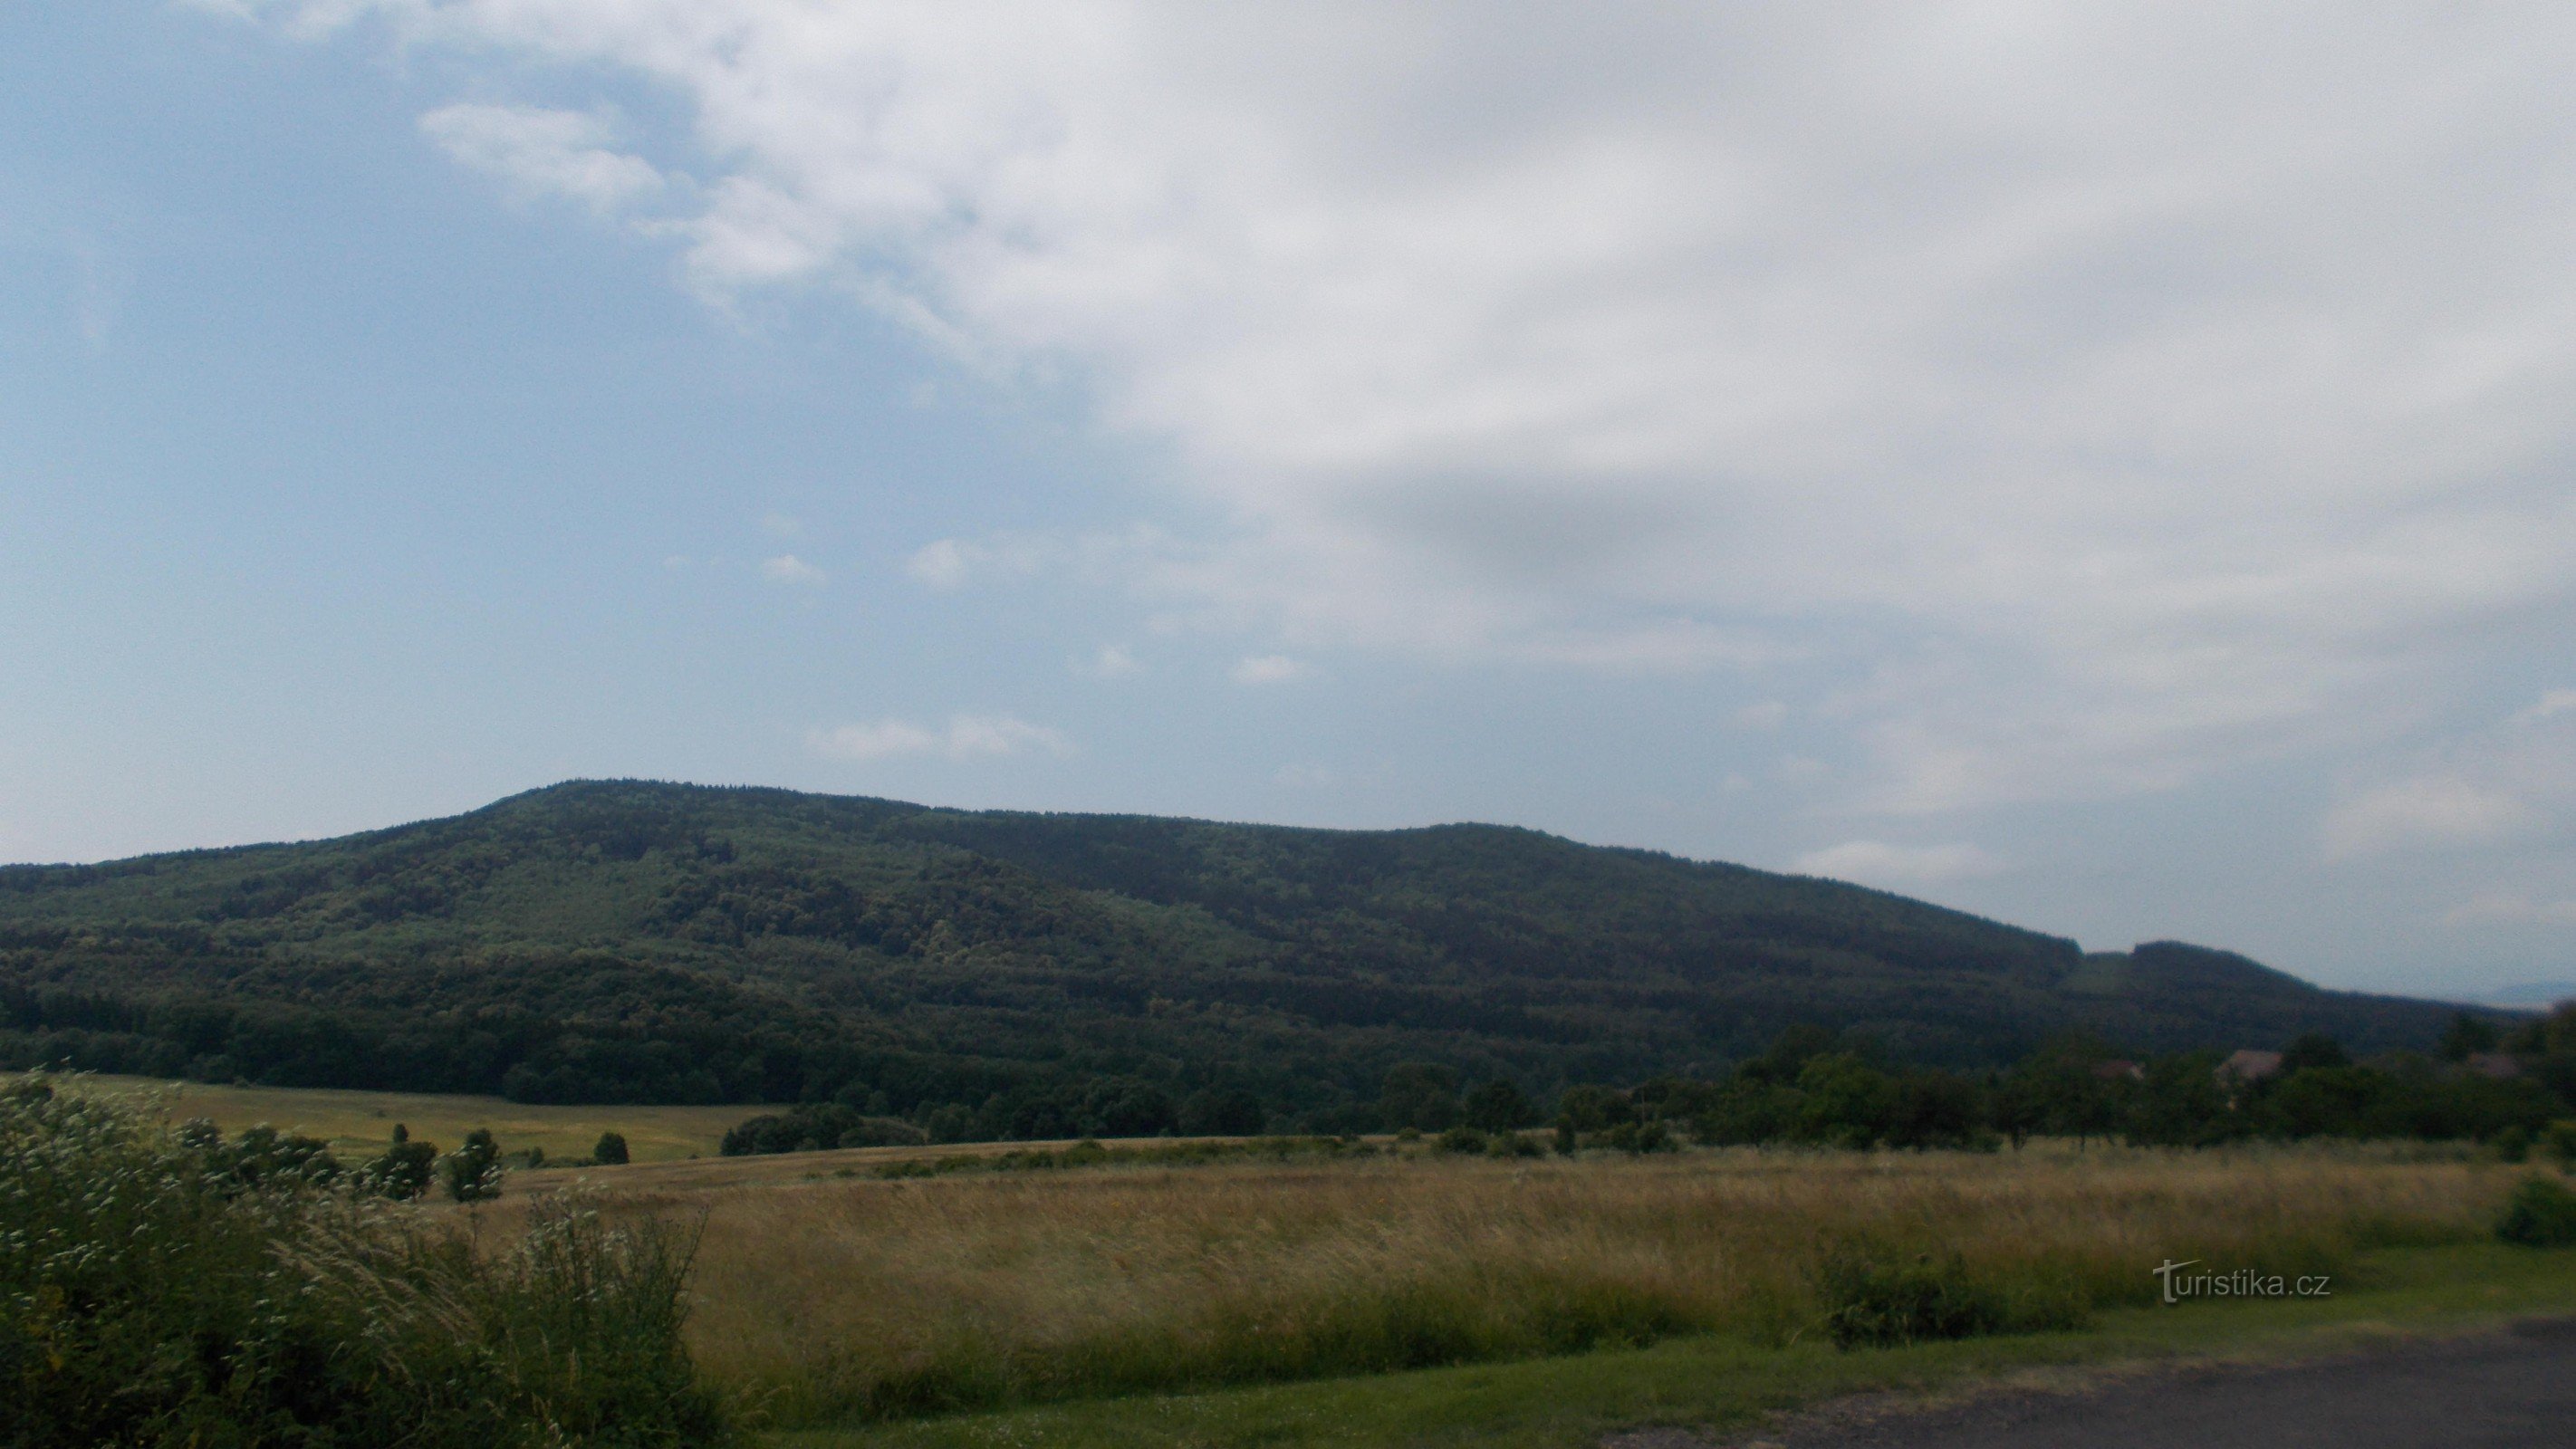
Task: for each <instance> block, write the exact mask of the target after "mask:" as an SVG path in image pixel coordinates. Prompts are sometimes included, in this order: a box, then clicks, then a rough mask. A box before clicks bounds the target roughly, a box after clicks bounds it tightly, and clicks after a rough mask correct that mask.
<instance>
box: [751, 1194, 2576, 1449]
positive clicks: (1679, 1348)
mask: <svg viewBox="0 0 2576 1449" xmlns="http://www.w3.org/2000/svg"><path fill="white" fill-rule="evenodd" d="M2562 1312H2576V1252H2565V1251H2561V1252H2535V1251H2531V1250H2526V1249H2516V1248H2506V1247H2501V1246H2496V1245H2491V1244H2475V1245H2469V1246H2460V1247H2443V1248H2409V1249H2395V1250H2389V1251H2384V1252H2378V1253H2373V1254H2370V1255H2368V1256H2367V1257H2366V1258H2365V1260H2364V1263H2363V1269H2362V1273H2361V1275H2360V1278H2359V1281H2357V1282H2355V1283H2352V1284H2350V1285H2338V1288H2337V1291H2336V1293H2335V1295H2334V1296H2333V1297H2331V1298H2326V1299H2308V1300H2296V1301H2242V1300H2240V1301H2217V1302H2209V1301H2203V1302H2195V1303H2189V1304H2185V1305H2183V1306H2180V1307H2175V1308H2152V1309H2127V1310H2119V1311H2114V1312H2109V1313H2104V1314H2102V1315H2101V1316H2100V1318H2099V1319H2098V1321H2097V1322H2096V1324H2095V1326H2094V1327H2093V1328H2091V1329H2089V1330H2086V1331H2083V1332H2078V1333H2053V1334H2034V1335H2030V1336H2026V1337H2013V1338H1986V1339H1973V1340H1968V1341H1964V1342H1956V1343H1938V1344H1924V1345H1917V1346H1914V1347H1909V1348H1895V1349H1874V1350H1861V1351H1857V1352H1850V1353H1843V1352H1837V1351H1836V1350H1834V1349H1833V1348H1832V1347H1830V1346H1828V1345H1826V1344H1825V1343H1823V1342H1820V1341H1812V1340H1805V1341H1800V1342H1797V1343H1793V1344H1791V1345H1790V1346H1789V1347H1787V1348H1780V1349H1773V1348H1765V1347H1761V1346H1758V1345H1755V1344H1751V1343H1746V1342H1744V1341H1742V1340H1739V1339H1731V1338H1696V1339H1683V1340H1675V1341H1672V1342H1668V1343H1662V1344H1658V1345H1656V1346H1654V1347H1651V1348H1644V1349H1634V1350H1625V1351H1614V1352H1601V1353H1590V1354H1583V1355H1579V1356H1576V1357H1570V1358H1552V1359H1536V1360H1530V1361H1526V1362H1521V1363H1506V1364H1479V1365H1473V1366H1469V1367H1462V1368H1447V1369H1427V1370H1422V1371H1419V1372H1414V1373H1401V1374H1387V1375H1383V1376H1379V1377H1371V1378H1354V1379H1334V1380H1327V1381H1324V1382H1320V1383H1302V1384H1282V1385H1270V1386H1263V1387H1257V1388H1245V1389H1228V1390H1221V1391H1217V1392H1210V1393H1196V1394H1172V1395H1154V1396H1147V1397H1138V1398H1132V1399H1114V1400H1107V1401H1100V1402H1091V1403H1074V1404H1057V1405H1049V1406H1044V1407H1038V1408H1029V1409H1018V1410H1008V1411H1002V1412H995V1413H981V1414H963V1415H958V1416H955V1417H951V1418H945V1419H933V1420H926V1421H917V1422H913V1423H904V1424H887V1425H871V1426H868V1427H864V1428H852V1429H842V1430H831V1429H823V1430H804V1431H798V1432H793V1433H783V1434H778V1435H774V1436H772V1437H771V1440H770V1442H771V1443H772V1444H773V1445H775V1446H777V1449H858V1446H867V1449H995V1446H1002V1445H1008V1446H1011V1449H1093V1446H1097V1449H1133V1446H1135V1445H1138V1444H1155V1445H1179V1446H1190V1449H1237V1446H1240V1449H1254V1446H1260V1449H1285V1446H1310V1445H1311V1446H1317V1449H1323V1446H1330V1449H1391V1446H1396V1445H1405V1446H1446V1445H1456V1446H1470V1445H1472V1446H1478V1449H1540V1446H1547V1449H1557V1446H1569V1445H1578V1444H1584V1445H1588V1444H1591V1443H1593V1442H1595V1441H1597V1440H1598V1439H1599V1438H1600V1437H1601V1436H1602V1435H1604V1434H1606V1433H1609V1432H1612V1431H1614V1430H1618V1429H1625V1428H1636V1427H1641V1426H1645V1425H1652V1424H1684V1425H1693V1426H1703V1427H1708V1428H1712V1429H1719V1430H1724V1429H1728V1428H1740V1427H1742V1426H1744V1425H1746V1424H1748V1423H1750V1422H1752V1421H1754V1420H1756V1419H1758V1418H1759V1417H1760V1416H1761V1415H1763V1414H1765V1413H1769V1412H1772V1411H1776V1410H1781V1409H1789V1408H1795V1407H1798V1406H1800V1405H1804V1404H1812V1403H1816V1402H1819V1401H1822V1400H1826V1399H1831V1398H1837V1397H1840V1396H1843V1395H1847V1394H1857V1393H1869V1392H1879V1391H1890V1390H1893V1391H1898V1392H1909V1393H1917V1392H1920V1393H1929V1392H1937V1391H1939V1390H1941V1389H1943V1388H1946V1387H1952V1386H1956V1385H1960V1384H1964V1383H1967V1382H1969V1381H1972V1380H1977V1379H1984V1378H1992V1377H1995V1376H1997V1375H2002V1374H2007V1373H2010V1372H2012V1371H2014V1370H2017V1369H2045V1368H2070V1367H2071V1368H2080V1367H2084V1366H2088V1365H2104V1364H2112V1363H2120V1362H2128V1361H2140V1360H2155V1359H2169V1358H2247V1359H2263V1358H2286V1357H2298V1356H2303V1355H2308V1354H2313V1353H2321V1352H2330V1351H2332V1350H2335V1349H2337V1348H2342V1347H2348V1346H2351V1345H2354V1344H2356V1343H2361V1342H2367V1341H2370V1340H2373V1339H2380V1338H2386V1337H2391V1336H2402V1335H2411V1334H2440V1333H2446V1332H2459V1331H2463V1330H2468V1329H2474V1328H2476V1327H2479V1326H2481V1325H2484V1324H2488V1323H2493V1322H2498V1321H2501V1320H2504V1319H2508V1318H2512V1317H2516V1316H2520V1315H2526V1314H2536V1313H2562Z"/></svg>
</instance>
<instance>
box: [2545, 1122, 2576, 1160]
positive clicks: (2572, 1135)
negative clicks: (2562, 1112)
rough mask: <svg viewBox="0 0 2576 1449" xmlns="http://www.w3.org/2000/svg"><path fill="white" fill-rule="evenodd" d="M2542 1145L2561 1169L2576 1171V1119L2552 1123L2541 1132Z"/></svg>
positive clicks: (2550, 1158)
mask: <svg viewBox="0 0 2576 1449" xmlns="http://www.w3.org/2000/svg"><path fill="white" fill-rule="evenodd" d="M2540 1145H2541V1147H2542V1149H2543V1150H2545V1151H2546V1152H2548V1154H2549V1160H2550V1161H2552V1162H2555V1163H2557V1164H2558V1166H2559V1168H2560V1169H2561V1170H2566V1171H2576V1121H2559V1122H2552V1123H2550V1124H2549V1126H2548V1128H2547V1129H2546V1130H2544V1131H2543V1132H2542V1133H2541V1134H2540Z"/></svg>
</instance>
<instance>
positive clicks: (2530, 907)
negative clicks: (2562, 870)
mask: <svg viewBox="0 0 2576 1449" xmlns="http://www.w3.org/2000/svg"><path fill="white" fill-rule="evenodd" d="M2442 920H2443V923H2444V924H2446V925H2453V926H2482V925H2514V926H2519V925H2561V926H2565V925H2576V901H2535V900H2533V899H2531V898H2530V897H2529V896H2525V895H2519V894H2516V893H2514V892H2512V891H2486V892H2482V893H2480V894H2479V895H2477V896H2476V897H2474V898H2472V899H2470V900H2468V901H2466V902H2464V903H2462V904H2461V905H2459V906H2457V907H2454V908H2453V909H2452V910H2450V911H2449V912H2447V913H2445V914H2444V915H2443V917H2442Z"/></svg>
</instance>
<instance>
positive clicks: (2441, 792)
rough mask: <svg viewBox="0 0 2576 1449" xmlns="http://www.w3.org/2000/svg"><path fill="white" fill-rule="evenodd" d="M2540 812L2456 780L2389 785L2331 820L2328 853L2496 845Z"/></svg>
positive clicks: (2339, 811)
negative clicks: (2409, 847)
mask: <svg viewBox="0 0 2576 1449" xmlns="http://www.w3.org/2000/svg"><path fill="white" fill-rule="evenodd" d="M2539 822H2540V815H2539V812H2537V811H2535V810H2533V809H2532V808H2531V807H2530V806H2529V805H2527V804H2524V803H2523V802H2522V801H2520V800H2517V799H2515V798H2514V797H2513V796H2511V795H2509V794H2506V793H2505V792H2503V791H2501V790H2498V789H2494V788H2492V787H2489V786H2485V785H2479V784H2475V783H2472V782H2470V781H2467V780H2462V779H2458V778H2456V777H2444V776H2428V777H2425V778H2423V779H2417V780H2407V781H2403V782H2401V783H2399V784H2395V785H2388V786H2384V787H2382V788H2380V789H2377V790H2373V791H2371V792H2370V793H2369V794H2367V795H2364V796H2362V797H2361V798H2359V799H2357V800H2353V801H2351V802H2349V803H2347V804H2344V805H2342V806H2339V807H2337V808H2336V809H2335V811H2334V812H2333V813H2332V814H2330V815H2328V816H2327V817H2326V821H2325V830H2324V834H2325V845H2326V853H2327V854H2328V855H2330V856H2335V857H2347V856H2356V855H2376V854H2379V853H2380V852H2382V851H2387V850H2394V849H2397V848H2399V847H2402V846H2467V845H2492V844H2494V843H2495V842H2497V841H2500V840H2505V839H2509V838H2511V837H2513V836H2516V835H2521V834H2525V833H2527V832H2529V831H2530V830H2531V829H2532V828H2533V827H2534V826H2536V825H2538V824H2539Z"/></svg>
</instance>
